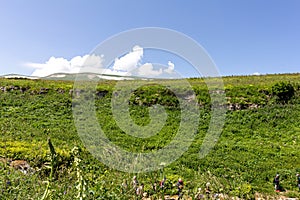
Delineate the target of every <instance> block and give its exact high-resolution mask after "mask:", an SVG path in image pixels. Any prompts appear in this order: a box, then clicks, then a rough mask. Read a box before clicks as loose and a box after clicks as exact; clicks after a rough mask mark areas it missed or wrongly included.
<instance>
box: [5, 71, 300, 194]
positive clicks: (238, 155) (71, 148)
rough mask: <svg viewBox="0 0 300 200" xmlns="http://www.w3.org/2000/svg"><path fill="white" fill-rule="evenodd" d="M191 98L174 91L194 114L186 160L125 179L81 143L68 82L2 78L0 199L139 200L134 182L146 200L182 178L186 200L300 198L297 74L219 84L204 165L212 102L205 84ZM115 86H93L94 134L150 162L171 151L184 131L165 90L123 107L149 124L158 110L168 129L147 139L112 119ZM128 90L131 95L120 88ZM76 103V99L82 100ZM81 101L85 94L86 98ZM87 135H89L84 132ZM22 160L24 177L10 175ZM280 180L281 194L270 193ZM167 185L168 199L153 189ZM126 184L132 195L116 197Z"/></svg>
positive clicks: (199, 82)
mask: <svg viewBox="0 0 300 200" xmlns="http://www.w3.org/2000/svg"><path fill="white" fill-rule="evenodd" d="M187 81H188V82H189V84H190V85H191V87H192V89H193V91H194V93H195V96H194V97H193V96H192V97H191V94H190V91H187V90H186V89H185V88H184V86H181V80H164V85H168V84H175V85H176V86H177V87H178V88H177V90H178V91H179V93H180V95H182V96H184V97H191V98H194V100H195V101H196V102H197V107H198V108H199V113H200V115H199V116H200V117H199V124H198V127H196V128H197V131H196V133H195V138H194V140H193V141H192V143H191V145H190V147H189V148H188V150H187V151H185V152H184V153H183V155H182V156H180V157H179V158H178V159H177V160H175V161H174V162H173V163H171V164H170V165H167V166H165V167H164V168H163V169H161V170H156V171H151V172H144V173H137V174H134V173H126V172H122V171H118V170H115V169H111V168H110V167H109V166H106V165H104V164H103V163H101V162H100V161H99V160H97V159H96V158H95V157H94V156H93V155H92V154H91V153H90V152H89V151H88V150H87V149H86V147H85V145H84V144H83V142H82V141H81V139H80V137H79V135H78V133H77V129H76V126H75V121H74V116H73V111H72V106H76V104H77V103H78V102H76V98H74V99H73V98H72V97H74V96H76V94H75V93H76V91H74V90H73V86H74V81H72V80H45V79H43V80H42V79H41V80H29V79H5V78H0V159H1V160H0V161H1V162H0V199H135V198H138V197H136V196H135V193H134V191H133V190H132V188H131V186H130V182H131V180H132V177H133V176H137V178H138V180H139V182H140V183H144V185H145V188H144V191H145V192H147V194H148V196H149V197H151V198H152V199H158V198H159V197H161V196H162V195H163V194H169V195H173V194H176V192H177V190H176V187H174V184H176V182H177V180H178V178H182V179H183V181H184V183H185V186H184V197H185V198H187V197H192V198H193V197H194V195H195V194H196V192H197V189H198V188H199V187H201V188H203V189H204V187H205V184H206V183H207V182H210V184H211V188H212V193H219V194H220V193H222V194H225V195H226V196H227V197H228V198H229V197H239V198H242V199H254V198H255V194H258V193H259V194H260V195H262V196H265V197H267V196H269V197H271V196H272V197H278V196H279V195H282V196H286V197H298V198H299V197H300V192H299V189H298V188H297V184H296V176H295V175H296V173H297V172H300V150H299V149H300V118H299V116H300V74H277V75H261V76H232V77H223V82H224V91H225V96H226V99H225V101H226V103H225V105H220V106H224V107H226V109H227V110H226V118H225V124H224V127H223V129H222V133H221V135H220V137H219V139H218V140H217V141H216V145H215V146H214V147H213V148H212V150H211V151H210V152H209V153H208V155H207V156H205V157H204V158H199V150H200V149H201V145H202V143H203V140H204V137H205V135H206V133H207V130H208V128H209V125H210V119H211V106H212V103H211V97H210V93H209V91H208V88H207V85H206V84H205V81H204V80H203V79H200V78H190V79H187ZM116 84H117V81H112V80H111V81H108V80H106V81H104V80H102V81H99V83H98V84H97V87H96V89H95V94H93V95H94V100H95V107H96V116H97V119H98V123H99V125H101V127H102V129H103V131H104V133H105V134H106V136H107V137H108V138H109V140H110V141H111V142H113V143H114V144H115V145H118V146H120V147H121V148H123V149H126V150H128V151H130V152H141V153H143V152H153V151H156V150H159V149H162V148H163V147H164V146H166V145H168V144H169V143H170V142H171V141H172V139H173V138H174V137H175V135H176V132H177V130H178V128H179V126H180V122H181V117H180V116H181V111H180V106H179V101H178V99H177V97H176V95H175V94H174V93H172V91H170V90H169V89H168V88H167V87H165V86H162V85H159V84H148V85H147V84H146V85H144V86H142V87H139V88H137V89H136V90H133V91H132V94H131V96H130V99H129V101H128V106H129V113H130V117H131V118H132V120H133V121H134V122H135V123H136V124H137V125H139V126H145V125H147V124H148V123H150V121H151V120H150V117H149V107H150V106H153V105H155V104H160V105H161V106H163V107H164V110H165V112H166V113H167V118H166V123H165V125H164V126H163V128H162V129H161V130H159V131H158V133H157V134H156V135H154V136H152V137H150V138H136V137H133V136H130V135H128V134H126V133H125V132H124V131H123V130H122V129H121V128H120V127H119V126H118V124H117V123H116V121H115V119H114V117H113V113H112V111H111V98H112V97H113V95H115V94H114V89H115V88H114V87H115V85H116ZM125 89H130V88H125ZM78 95H80V94H78ZM82 95H83V94H82ZM87 134H88V132H87ZM12 160H26V161H27V162H28V163H29V165H30V170H28V173H26V174H24V173H22V172H21V171H19V170H16V169H14V168H13V167H11V166H10V162H11V161H12ZM277 173H279V174H280V180H281V182H280V184H281V186H282V189H283V192H281V193H277V192H275V191H274V185H273V178H274V176H275V175H276V174H277ZM164 176H165V177H166V178H167V180H166V187H165V189H164V190H159V189H158V190H156V191H155V190H153V185H154V183H157V184H158V183H159V181H160V180H161V179H162V178H163V177H164ZM124 180H125V181H127V183H128V185H129V186H128V188H124V187H122V183H123V181H124Z"/></svg>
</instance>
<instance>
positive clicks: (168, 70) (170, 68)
mask: <svg viewBox="0 0 300 200" xmlns="http://www.w3.org/2000/svg"><path fill="white" fill-rule="evenodd" d="M174 69H175V65H174V63H172V62H171V61H169V62H168V68H167V69H165V70H164V72H166V73H168V74H172V73H174Z"/></svg>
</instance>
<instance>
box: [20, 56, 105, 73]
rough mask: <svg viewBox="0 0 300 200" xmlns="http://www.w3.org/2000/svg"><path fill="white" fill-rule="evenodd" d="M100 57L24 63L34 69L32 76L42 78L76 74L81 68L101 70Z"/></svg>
mask: <svg viewBox="0 0 300 200" xmlns="http://www.w3.org/2000/svg"><path fill="white" fill-rule="evenodd" d="M102 59H103V57H102V56H96V55H85V56H76V57H74V58H72V59H71V60H67V59H65V58H56V57H53V56H52V57H51V58H49V60H48V61H46V63H26V64H25V65H26V66H29V67H32V68H34V69H35V70H34V72H33V73H32V74H31V75H32V76H38V77H44V76H48V75H51V74H55V73H78V72H79V71H80V70H82V68H93V69H95V68H101V63H102Z"/></svg>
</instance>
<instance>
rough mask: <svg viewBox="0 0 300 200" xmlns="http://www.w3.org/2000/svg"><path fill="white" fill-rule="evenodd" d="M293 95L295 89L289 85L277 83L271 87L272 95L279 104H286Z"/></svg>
mask: <svg viewBox="0 0 300 200" xmlns="http://www.w3.org/2000/svg"><path fill="white" fill-rule="evenodd" d="M294 94H295V89H294V87H293V85H292V84H291V83H288V82H279V83H276V84H275V85H273V86H272V95H273V96H275V97H276V98H277V100H278V101H279V102H283V103H286V102H287V101H288V100H290V99H291V98H292V97H293V96H294Z"/></svg>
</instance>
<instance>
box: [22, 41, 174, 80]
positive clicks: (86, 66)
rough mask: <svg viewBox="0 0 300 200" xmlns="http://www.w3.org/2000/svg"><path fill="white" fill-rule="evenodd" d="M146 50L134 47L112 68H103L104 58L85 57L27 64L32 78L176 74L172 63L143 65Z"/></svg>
mask: <svg viewBox="0 0 300 200" xmlns="http://www.w3.org/2000/svg"><path fill="white" fill-rule="evenodd" d="M143 56H144V50H143V48H142V47H140V46H134V47H133V48H132V50H131V51H130V52H129V53H127V54H125V55H124V56H122V57H120V58H115V61H114V64H113V66H112V67H111V68H108V69H104V68H102V62H103V60H104V56H103V55H101V56H98V55H84V56H75V57H73V58H72V59H70V60H67V59H65V58H56V57H51V58H50V59H49V60H48V61H46V62H45V63H26V64H25V65H27V66H29V67H32V68H34V72H33V73H32V76H38V77H44V76H48V75H51V74H55V73H79V72H93V73H98V74H107V75H118V76H132V75H138V76H144V77H147V76H152V77H153V76H160V75H162V74H164V73H165V74H169V75H170V74H174V68H175V65H174V63H172V62H171V61H169V62H168V67H163V68H158V67H157V68H154V66H153V64H151V63H145V64H142V58H143Z"/></svg>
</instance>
